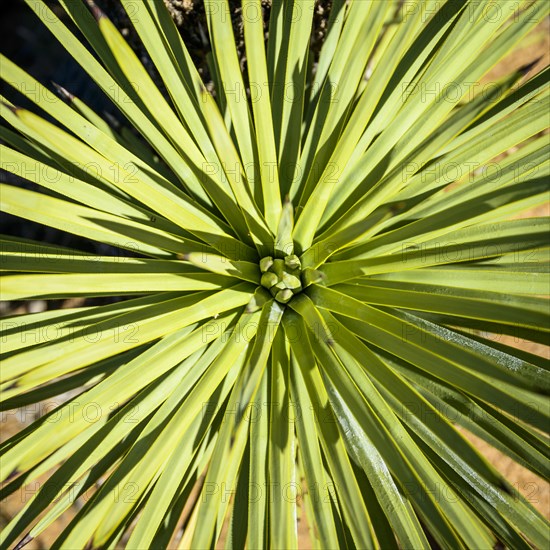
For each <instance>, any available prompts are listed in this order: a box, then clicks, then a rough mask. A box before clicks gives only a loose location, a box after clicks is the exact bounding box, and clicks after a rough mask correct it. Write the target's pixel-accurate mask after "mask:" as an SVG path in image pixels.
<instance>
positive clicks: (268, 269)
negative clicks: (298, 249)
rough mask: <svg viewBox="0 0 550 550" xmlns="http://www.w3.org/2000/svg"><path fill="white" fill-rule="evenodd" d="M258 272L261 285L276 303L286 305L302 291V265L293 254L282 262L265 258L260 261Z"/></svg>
mask: <svg viewBox="0 0 550 550" xmlns="http://www.w3.org/2000/svg"><path fill="white" fill-rule="evenodd" d="M260 271H261V272H262V279H261V281H260V282H261V285H262V286H263V287H265V288H267V289H268V290H269V292H271V294H272V296H273V297H274V298H275V300H277V302H281V303H282V304H286V303H287V302H288V301H289V300H290V299H291V298H292V296H294V294H298V292H300V291H301V290H302V281H301V274H302V264H301V263H300V258H298V256H296V255H295V254H291V255H290V256H286V257H285V259H284V260H282V259H280V258H277V259H275V260H274V259H273V258H272V257H271V256H266V257H265V258H262V259H261V260H260Z"/></svg>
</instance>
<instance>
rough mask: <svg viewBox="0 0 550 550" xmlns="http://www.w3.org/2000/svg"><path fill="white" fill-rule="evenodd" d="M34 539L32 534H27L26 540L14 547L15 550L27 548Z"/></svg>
mask: <svg viewBox="0 0 550 550" xmlns="http://www.w3.org/2000/svg"><path fill="white" fill-rule="evenodd" d="M33 538H34V537H31V535H30V533H27V534H26V535H25V538H23V539H21V540H20V541H19V542H18V543H17V545H16V546H14V547H13V550H21V548H23V546H26V545H27V544H29V542H31V541H32V539H33Z"/></svg>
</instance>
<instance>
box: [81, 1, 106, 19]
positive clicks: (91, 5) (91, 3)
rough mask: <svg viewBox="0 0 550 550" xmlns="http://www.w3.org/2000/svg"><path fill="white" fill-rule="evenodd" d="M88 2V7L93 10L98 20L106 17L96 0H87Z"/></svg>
mask: <svg viewBox="0 0 550 550" xmlns="http://www.w3.org/2000/svg"><path fill="white" fill-rule="evenodd" d="M86 3H87V4H88V7H89V8H90V11H91V12H92V15H93V16H94V17H95V19H96V21H99V20H100V19H102V18H103V17H106V16H105V14H104V13H103V11H101V9H100V8H99V7H98V6H97V4H96V3H95V2H94V0H86Z"/></svg>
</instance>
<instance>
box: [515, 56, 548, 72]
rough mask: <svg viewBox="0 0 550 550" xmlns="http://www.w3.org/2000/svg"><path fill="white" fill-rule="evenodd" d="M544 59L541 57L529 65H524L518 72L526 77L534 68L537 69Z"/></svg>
mask: <svg viewBox="0 0 550 550" xmlns="http://www.w3.org/2000/svg"><path fill="white" fill-rule="evenodd" d="M541 59H542V56H540V57H537V59H535V60H534V61H531V63H527V64H526V65H522V66H521V67H520V68H519V69H518V72H519V73H520V74H522V75H524V76H525V75H526V74H527V73H528V72H529V71H530V70H531V69H532V68H533V67H535V66H536V65H537V64H538V62H539V61H540V60H541Z"/></svg>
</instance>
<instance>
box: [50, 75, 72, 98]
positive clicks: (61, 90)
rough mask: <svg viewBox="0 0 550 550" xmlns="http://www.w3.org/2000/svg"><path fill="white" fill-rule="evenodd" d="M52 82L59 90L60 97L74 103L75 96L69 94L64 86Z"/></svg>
mask: <svg viewBox="0 0 550 550" xmlns="http://www.w3.org/2000/svg"><path fill="white" fill-rule="evenodd" d="M51 82H52V84H53V85H54V86H55V89H56V90H57V92H58V93H59V95H60V96H62V97H63V98H64V99H66V100H68V101H74V98H75V96H74V95H73V94H71V92H69V91H68V90H67V89H66V88H63V86H60V85H59V84H57V83H56V82H54V81H53V80H52V81H51Z"/></svg>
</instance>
